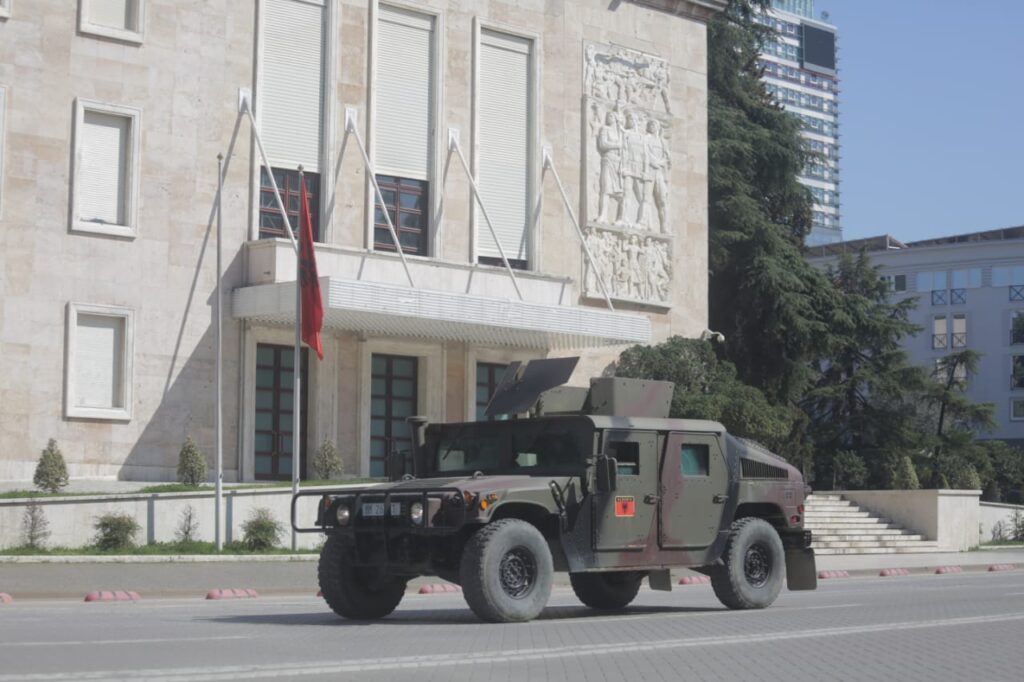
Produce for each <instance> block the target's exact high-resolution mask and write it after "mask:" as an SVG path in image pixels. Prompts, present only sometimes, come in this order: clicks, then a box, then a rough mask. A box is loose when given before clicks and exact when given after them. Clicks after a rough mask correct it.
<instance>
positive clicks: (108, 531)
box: [92, 514, 141, 551]
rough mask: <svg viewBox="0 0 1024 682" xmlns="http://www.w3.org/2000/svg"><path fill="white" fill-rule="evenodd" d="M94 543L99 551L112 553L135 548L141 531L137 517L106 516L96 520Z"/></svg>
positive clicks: (125, 515)
mask: <svg viewBox="0 0 1024 682" xmlns="http://www.w3.org/2000/svg"><path fill="white" fill-rule="evenodd" d="M92 527H93V528H95V529H96V538H95V539H94V540H93V543H94V544H95V545H96V547H97V549H100V550H103V551H111V550H118V549H129V548H131V547H134V546H135V534H136V533H138V532H139V531H140V530H141V526H139V524H138V522H137V521H136V520H135V517H133V516H131V515H129V514H104V515H103V516H99V517H97V518H96V522H95V523H94V524H93V526H92Z"/></svg>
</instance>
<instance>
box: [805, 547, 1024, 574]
mask: <svg viewBox="0 0 1024 682" xmlns="http://www.w3.org/2000/svg"><path fill="white" fill-rule="evenodd" d="M817 564H818V570H819V571H836V570H840V571H849V572H850V573H851V574H853V573H855V572H856V573H877V572H878V571H880V570H881V569H883V568H908V569H911V571H913V572H918V571H927V570H928V569H931V570H934V569H936V568H938V567H939V566H962V567H963V569H964V570H965V571H966V570H972V569H980V570H986V569H987V568H988V567H989V566H990V565H992V564H1017V565H1018V566H1019V567H1020V568H1024V549H1019V548H1008V549H991V550H978V551H974V552H925V553H921V554H834V555H828V556H819V557H817ZM915 569H916V570H915Z"/></svg>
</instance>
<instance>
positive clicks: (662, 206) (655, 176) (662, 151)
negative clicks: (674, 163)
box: [645, 119, 670, 233]
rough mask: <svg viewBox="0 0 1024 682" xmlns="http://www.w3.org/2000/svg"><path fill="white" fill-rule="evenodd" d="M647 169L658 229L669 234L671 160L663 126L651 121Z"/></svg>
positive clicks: (648, 126) (647, 141) (648, 134)
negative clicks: (662, 129) (669, 173)
mask: <svg viewBox="0 0 1024 682" xmlns="http://www.w3.org/2000/svg"><path fill="white" fill-rule="evenodd" d="M645 142H646V152H647V168H648V170H649V177H650V181H651V198H652V199H653V200H654V207H655V208H656V209H657V211H658V228H659V229H660V230H661V232H663V233H665V232H668V168H669V164H670V159H669V155H668V150H667V149H666V148H665V140H664V138H663V137H662V135H661V125H660V124H659V123H658V122H657V121H655V120H654V119H651V120H650V121H648V122H647V139H646V141H645Z"/></svg>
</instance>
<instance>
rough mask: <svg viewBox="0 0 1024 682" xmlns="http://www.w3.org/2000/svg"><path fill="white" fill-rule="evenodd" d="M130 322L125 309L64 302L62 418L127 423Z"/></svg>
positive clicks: (129, 384) (128, 416) (130, 414)
mask: <svg viewBox="0 0 1024 682" xmlns="http://www.w3.org/2000/svg"><path fill="white" fill-rule="evenodd" d="M132 320H133V313H132V311H131V310H129V309H127V308H118V307H114V306H104V305H88V304H84V303H69V304H68V320H67V324H68V331H67V340H68V345H67V361H66V372H67V374H66V378H65V392H64V414H65V416H67V417H70V418H79V419H131V416H132V334H133V329H132V327H133V324H132Z"/></svg>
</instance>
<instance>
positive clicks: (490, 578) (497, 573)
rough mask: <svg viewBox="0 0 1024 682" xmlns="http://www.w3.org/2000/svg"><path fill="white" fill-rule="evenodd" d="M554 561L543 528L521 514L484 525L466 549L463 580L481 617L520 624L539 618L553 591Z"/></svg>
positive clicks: (461, 572)
mask: <svg viewBox="0 0 1024 682" xmlns="http://www.w3.org/2000/svg"><path fill="white" fill-rule="evenodd" d="M553 574H554V566H553V564H552V561H551V550H550V549H548V543H547V541H546V540H545V539H544V536H543V535H541V533H540V531H539V530H537V529H536V528H534V527H533V526H532V525H530V524H529V523H527V522H525V521H520V520H519V519H501V520H500V521H494V522H492V523H489V524H487V525H486V526H484V527H483V528H481V529H480V530H478V531H477V532H476V533H475V534H474V535H473V536H472V537H471V538H470V539H469V541H468V542H467V543H466V546H465V547H464V548H463V550H462V560H461V562H460V564H459V582H460V583H461V584H462V594H463V596H464V597H465V598H466V603H467V604H469V608H471V609H473V613H475V614H476V615H477V616H478V617H479V618H480V619H481V620H485V621H488V622H491V623H518V622H523V621H527V620H532V619H533V618H536V617H537V615H538V614H540V612H541V611H542V610H543V609H544V607H545V606H546V605H547V603H548V597H550V596H551V581H552V577H553Z"/></svg>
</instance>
